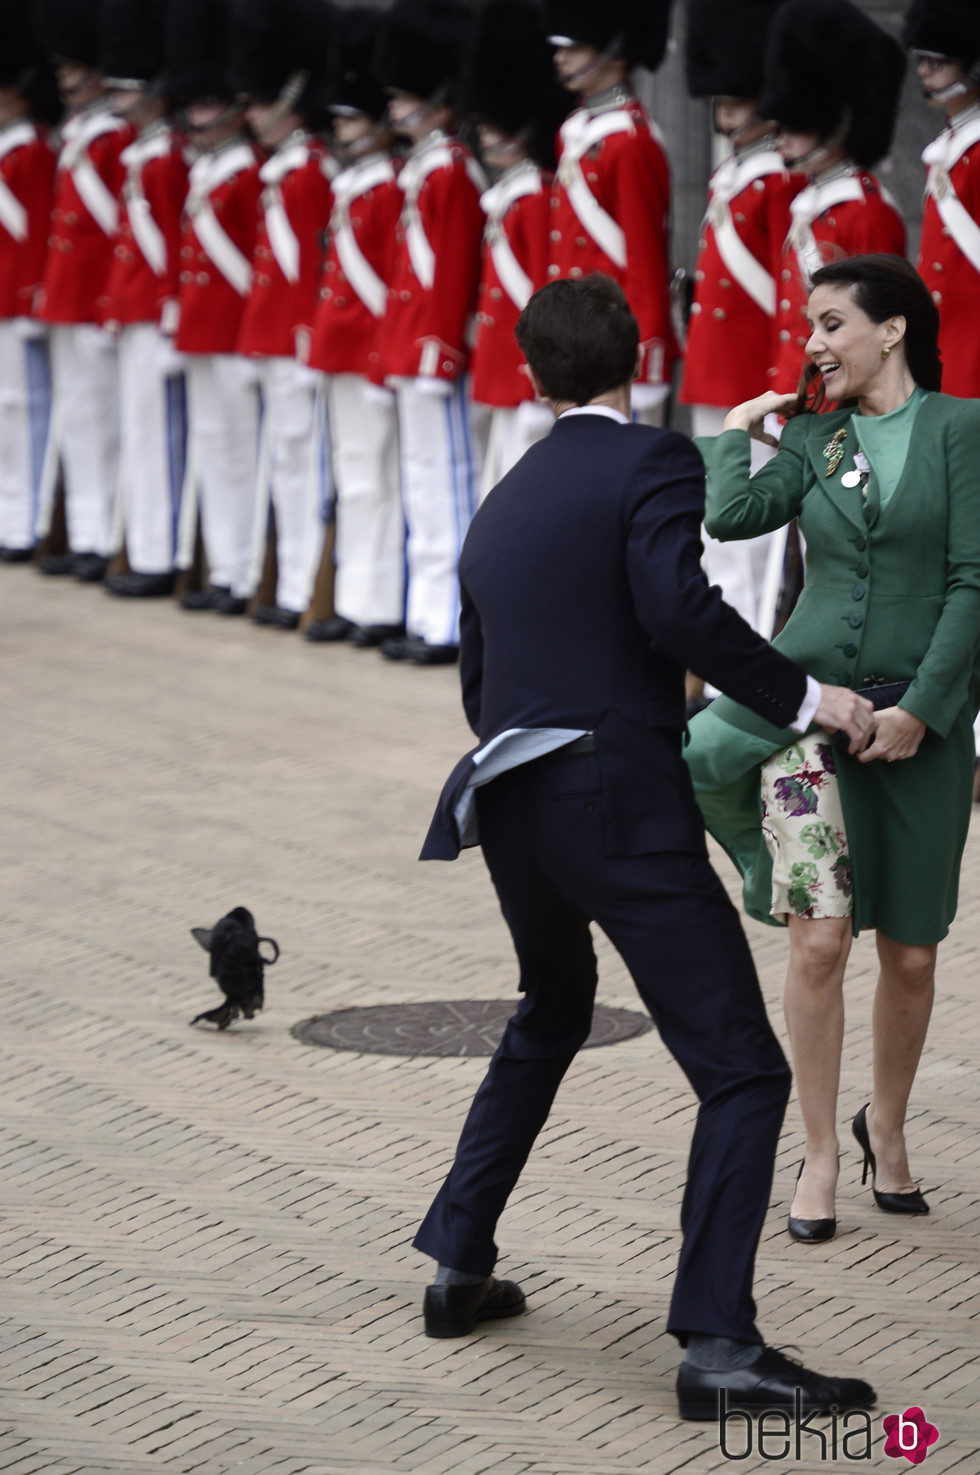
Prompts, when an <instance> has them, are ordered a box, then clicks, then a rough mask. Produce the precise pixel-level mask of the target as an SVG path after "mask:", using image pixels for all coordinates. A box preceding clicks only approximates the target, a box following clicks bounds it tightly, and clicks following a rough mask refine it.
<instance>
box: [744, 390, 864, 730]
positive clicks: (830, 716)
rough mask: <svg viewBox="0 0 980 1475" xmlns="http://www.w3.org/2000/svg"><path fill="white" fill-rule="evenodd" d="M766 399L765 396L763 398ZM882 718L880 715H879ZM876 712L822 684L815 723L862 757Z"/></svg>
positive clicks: (852, 694)
mask: <svg viewBox="0 0 980 1475" xmlns="http://www.w3.org/2000/svg"><path fill="white" fill-rule="evenodd" d="M762 398H763V399H765V398H766V396H765V395H763V396H762ZM879 715H881V714H879ZM874 716H875V710H874V707H872V705H871V703H870V702H869V701H868V700H867V698H866V697H859V696H858V694H857V692H856V691H851V688H850V687H849V686H825V685H824V684H823V682H821V683H820V705H819V707H818V708H817V710H816V714H815V716H814V721H815V722H816V723H818V724H819V726H820V727H825V728H826V729H827V731H828V732H837V731H839V730H840V729H841V728H843V730H844V731H845V732H846V733H847V735H848V737H849V738H850V740H851V744H850V747H849V748H848V750H847V751H848V752H849V753H860V751H861V749H862V748H863V747H864V745H865V743H866V742H867V741H868V738H869V736H870V735H871V733H872V731H873V730H874Z"/></svg>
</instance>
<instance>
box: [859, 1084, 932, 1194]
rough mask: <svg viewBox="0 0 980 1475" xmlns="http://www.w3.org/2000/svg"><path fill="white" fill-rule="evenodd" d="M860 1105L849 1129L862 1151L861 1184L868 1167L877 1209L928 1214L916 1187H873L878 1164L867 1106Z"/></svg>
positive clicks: (865, 1177) (864, 1179)
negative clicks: (897, 1190)
mask: <svg viewBox="0 0 980 1475" xmlns="http://www.w3.org/2000/svg"><path fill="white" fill-rule="evenodd" d="M870 1105H871V1103H870V1101H869V1102H868V1105H867V1106H862V1107H861V1110H860V1111H859V1112H858V1114H857V1116H856V1117H855V1118H854V1120H853V1122H852V1123H851V1131H852V1132H853V1133H854V1136H855V1138H856V1139H857V1144H858V1146H859V1147H860V1148H861V1150H862V1151H863V1153H864V1171H863V1172H862V1174H861V1183H862V1185H863V1184H865V1183H867V1181H868V1169H869V1168H870V1169H871V1192H872V1193H873V1194H874V1201H875V1203H876V1204H877V1205H878V1207H879V1209H882V1210H883V1211H884V1213H886V1214H928V1212H929V1205H928V1204H927V1203H926V1201H925V1199H924V1198H923V1197H922V1194H921V1192H920V1191H919V1189H918V1188H913V1189H911V1190H910V1191H909V1192H908V1193H879V1192H878V1190H877V1188H875V1174H876V1173H877V1170H878V1165H877V1163H876V1162H875V1155H874V1153H873V1152H872V1151H871V1138H870V1137H869V1135H868V1106H870Z"/></svg>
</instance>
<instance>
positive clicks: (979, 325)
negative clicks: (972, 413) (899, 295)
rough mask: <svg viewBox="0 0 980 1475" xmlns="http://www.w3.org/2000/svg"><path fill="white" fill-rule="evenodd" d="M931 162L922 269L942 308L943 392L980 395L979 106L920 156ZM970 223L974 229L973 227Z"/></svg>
mask: <svg viewBox="0 0 980 1475" xmlns="http://www.w3.org/2000/svg"><path fill="white" fill-rule="evenodd" d="M922 157H923V159H924V160H925V162H926V164H927V165H928V166H929V173H928V176H927V180H926V206H925V213H924V215H923V217H922V240H921V243H920V246H919V260H918V263H917V265H918V268H919V273H920V275H921V276H922V279H923V281H924V282H925V284H926V286H927V287H928V288H929V290H930V292H931V293H932V296H933V301H934V302H935V303H936V304H937V305H938V307H939V349H940V352H941V354H942V360H943V393H944V394H959V395H963V396H965V397H966V398H967V399H977V398H980V108H976V107H973V108H970V109H969V110H968V111H965V112H964V113H962V114H961V115H960V116H959V117H958V118H956V119H954V126H953V127H951V128H948V129H947V130H946V132H945V133H943V134H941V135H940V137H939V138H937V139H936V141H935V142H934V143H931V144H930V145H929V147H928V148H927V149H926V151H925V153H924V154H923V155H922ZM971 227H972V229H971Z"/></svg>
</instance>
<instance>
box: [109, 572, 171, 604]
mask: <svg viewBox="0 0 980 1475" xmlns="http://www.w3.org/2000/svg"><path fill="white" fill-rule="evenodd" d="M105 587H106V591H107V592H108V593H109V594H118V595H119V597H120V598H121V599H160V598H162V597H163V596H165V595H167V594H172V593H173V592H174V575H173V574H172V573H171V574H138V573H135V572H132V573H128V574H109V575H108V576H107V578H106V581H105Z"/></svg>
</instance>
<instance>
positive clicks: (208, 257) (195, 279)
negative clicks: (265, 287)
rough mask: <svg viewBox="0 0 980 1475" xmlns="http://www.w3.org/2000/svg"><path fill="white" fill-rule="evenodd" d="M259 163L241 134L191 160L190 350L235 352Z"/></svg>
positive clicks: (181, 332)
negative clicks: (220, 146)
mask: <svg viewBox="0 0 980 1475" xmlns="http://www.w3.org/2000/svg"><path fill="white" fill-rule="evenodd" d="M260 188H261V186H260V184H259V165H258V160H257V159H256V157H255V152H254V150H253V149H252V148H251V147H250V145H249V144H247V143H244V142H242V141H241V140H240V139H239V140H235V141H233V142H232V143H231V144H228V145H226V146H225V147H224V148H221V149H219V150H217V152H215V153H206V154H201V155H200V157H199V158H197V159H195V160H194V163H193V164H192V165H191V173H190V192H189V194H188V196H187V204H186V205H185V207H184V227H183V235H182V237H181V247H180V295H179V316H178V321H177V332H176V334H175V336H174V345H175V347H176V348H178V349H179V350H180V351H181V352H182V353H234V352H235V347H236V344H237V340H238V327H239V324H240V322H241V319H242V313H243V312H244V310H245V303H246V302H247V300H248V294H249V292H250V291H251V288H252V255H253V252H254V249H255V228H256V221H257V217H258V204H259V191H260Z"/></svg>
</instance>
